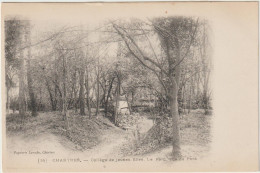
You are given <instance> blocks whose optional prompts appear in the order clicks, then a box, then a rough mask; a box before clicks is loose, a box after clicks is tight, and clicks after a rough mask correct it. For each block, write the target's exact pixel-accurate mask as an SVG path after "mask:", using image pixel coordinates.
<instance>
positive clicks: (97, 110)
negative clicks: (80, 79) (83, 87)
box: [95, 59, 99, 116]
mask: <svg viewBox="0 0 260 173" xmlns="http://www.w3.org/2000/svg"><path fill="white" fill-rule="evenodd" d="M98 114H99V59H98V71H97V107H96V114H95V116H97V115H98Z"/></svg>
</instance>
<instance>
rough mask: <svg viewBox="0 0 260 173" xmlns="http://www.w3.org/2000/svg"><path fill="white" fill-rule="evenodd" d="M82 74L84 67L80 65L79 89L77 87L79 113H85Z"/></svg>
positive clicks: (83, 73)
mask: <svg viewBox="0 0 260 173" xmlns="http://www.w3.org/2000/svg"><path fill="white" fill-rule="evenodd" d="M84 75H85V67H84V66H82V67H81V71H80V79H79V82H80V89H79V105H80V115H85V94H84Z"/></svg>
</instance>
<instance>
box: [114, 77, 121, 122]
mask: <svg viewBox="0 0 260 173" xmlns="http://www.w3.org/2000/svg"><path fill="white" fill-rule="evenodd" d="M119 87H120V84H119V82H118V85H117V88H116V97H115V111H114V123H115V125H117V115H118V104H119V95H120V94H119Z"/></svg>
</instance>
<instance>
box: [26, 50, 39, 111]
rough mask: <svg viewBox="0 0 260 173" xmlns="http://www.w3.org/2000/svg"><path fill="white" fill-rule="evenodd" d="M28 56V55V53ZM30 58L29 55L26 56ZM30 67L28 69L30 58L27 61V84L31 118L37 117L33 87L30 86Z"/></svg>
mask: <svg viewBox="0 0 260 173" xmlns="http://www.w3.org/2000/svg"><path fill="white" fill-rule="evenodd" d="M29 52H30V51H29ZM29 54H30V53H29ZM28 57H30V55H29V56H28ZM30 71H31V67H30V58H29V59H28V61H27V82H28V91H29V97H30V101H31V105H30V106H31V111H32V116H36V115H37V104H36V99H35V95H34V91H33V86H32V77H31V72H30Z"/></svg>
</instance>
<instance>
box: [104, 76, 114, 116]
mask: <svg viewBox="0 0 260 173" xmlns="http://www.w3.org/2000/svg"><path fill="white" fill-rule="evenodd" d="M114 79H115V78H114V77H113V78H112V79H111V82H110V84H109V88H108V91H107V97H106V100H105V116H107V113H108V98H109V96H110V93H111V90H112V87H113V82H114Z"/></svg>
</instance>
